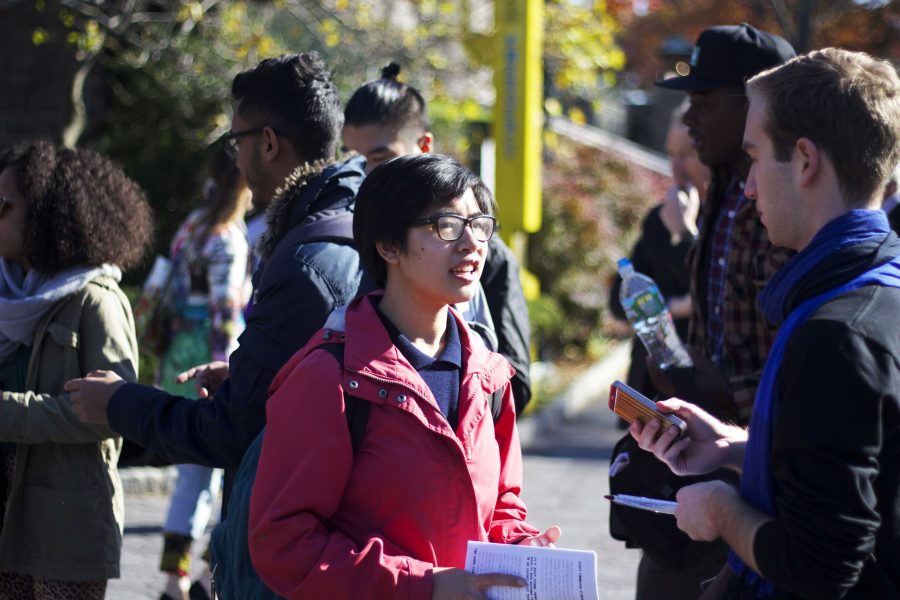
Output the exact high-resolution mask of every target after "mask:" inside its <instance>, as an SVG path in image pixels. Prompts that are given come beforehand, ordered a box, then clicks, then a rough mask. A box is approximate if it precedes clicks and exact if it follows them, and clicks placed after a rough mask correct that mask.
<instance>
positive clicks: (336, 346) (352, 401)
mask: <svg viewBox="0 0 900 600" xmlns="http://www.w3.org/2000/svg"><path fill="white" fill-rule="evenodd" d="M319 348H322V349H323V350H325V351H326V352H328V353H329V354H331V355H332V356H333V357H334V358H335V360H337V361H338V364H339V365H341V368H343V367H344V344H341V343H337V342H331V343H328V344H322V345H321V346H319ZM369 406H370V404H369V402H367V401H365V400H362V399H361V398H357V397H356V396H351V395H349V394H348V393H346V392H344V408H345V415H346V417H347V429H349V430H350V445H351V446H352V447H353V454H356V451H357V450H359V447H360V446H361V445H362V439H363V435H365V433H366V423H368V421H369Z"/></svg>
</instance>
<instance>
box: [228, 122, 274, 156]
mask: <svg viewBox="0 0 900 600" xmlns="http://www.w3.org/2000/svg"><path fill="white" fill-rule="evenodd" d="M264 130H265V127H254V128H252V129H244V130H242V131H229V132H228V133H226V134H225V135H223V136H222V137H220V138H219V141H220V142H222V143H223V144H225V150H227V151H228V153H229V154H230V155H231V157H232V158H235V157H236V156H237V150H238V138H241V137H244V136H245V135H258V134H260V133H262V132H263V131H264Z"/></svg>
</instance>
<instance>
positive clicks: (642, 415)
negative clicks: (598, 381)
mask: <svg viewBox="0 0 900 600" xmlns="http://www.w3.org/2000/svg"><path fill="white" fill-rule="evenodd" d="M609 409H610V410H611V411H613V412H614V413H616V414H617V415H619V416H620V417H622V418H623V419H625V420H626V421H628V422H629V423H633V422H634V421H635V420H638V421H640V422H641V423H643V424H645V425H646V424H647V423H649V422H650V420H651V419H657V420H659V422H660V423H661V424H662V426H663V430H665V429H668V428H669V427H677V428H678V430H679V431H680V432H681V433H680V434H679V435H684V432H685V430H686V429H687V423H685V422H684V421H682V420H681V419H679V418H678V417H676V416H675V415H671V414H666V413H661V412H659V410H657V408H656V403H655V402H653V401H652V400H650V398H648V397H646V396H645V395H643V394H642V393H640V392H639V391H637V390H636V389H634V388H632V387H629V386H627V385H625V384H624V383H622V382H621V381H614V382H613V383H612V385H610V386H609Z"/></svg>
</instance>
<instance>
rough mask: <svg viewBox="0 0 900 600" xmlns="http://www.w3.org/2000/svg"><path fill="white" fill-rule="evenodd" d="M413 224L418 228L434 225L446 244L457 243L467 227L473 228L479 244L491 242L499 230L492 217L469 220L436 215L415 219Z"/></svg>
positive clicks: (458, 216) (486, 216) (478, 216)
mask: <svg viewBox="0 0 900 600" xmlns="http://www.w3.org/2000/svg"><path fill="white" fill-rule="evenodd" d="M412 224H413V225H414V226H416V227H418V226H421V225H433V226H434V230H435V231H436V232H437V234H438V237H439V238H441V239H442V240H444V241H445V242H455V241H456V240H458V239H459V238H461V237H462V234H463V230H464V229H465V228H466V225H468V226H469V227H471V228H472V233H474V234H475V239H476V240H478V241H479V242H487V241H488V240H490V239H491V237H493V235H494V231H495V230H496V229H497V219H495V218H494V217H492V216H490V215H475V216H474V217H469V218H466V217H463V216H460V215H436V216H433V217H424V218H422V219H415V220H414V221H413V222H412Z"/></svg>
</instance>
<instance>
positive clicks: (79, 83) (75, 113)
mask: <svg viewBox="0 0 900 600" xmlns="http://www.w3.org/2000/svg"><path fill="white" fill-rule="evenodd" d="M96 62H97V59H96V57H95V56H92V57H91V58H89V59H87V60H85V61H84V62H83V63H81V66H80V67H78V70H77V71H75V76H74V77H73V78H72V95H71V101H72V116H71V118H70V119H69V122H68V124H67V125H66V127H65V128H64V129H63V132H62V143H63V145H64V146H66V147H67V148H74V147H75V146H76V145H77V144H78V140H79V138H81V134H82V133H84V130H85V128H86V127H87V106H85V103H84V83H85V81H87V78H88V75H90V73H91V69H93V68H94V64H95V63H96Z"/></svg>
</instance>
